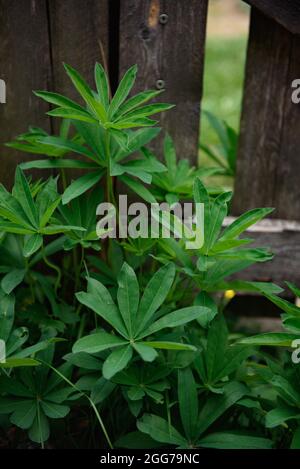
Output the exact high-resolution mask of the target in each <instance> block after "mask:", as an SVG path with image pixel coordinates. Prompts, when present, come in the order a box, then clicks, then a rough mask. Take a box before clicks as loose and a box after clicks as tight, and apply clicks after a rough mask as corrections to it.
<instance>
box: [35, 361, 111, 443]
mask: <svg viewBox="0 0 300 469" xmlns="http://www.w3.org/2000/svg"><path fill="white" fill-rule="evenodd" d="M39 361H40V362H41V363H42V364H43V365H45V366H48V367H49V368H50V369H51V370H52V371H54V373H56V374H57V375H58V376H59V377H60V378H61V379H63V380H64V381H65V382H66V383H68V384H69V386H71V387H72V388H73V389H75V391H76V392H78V393H79V394H81V395H82V396H83V397H85V398H86V399H87V400H88V401H89V403H90V405H91V407H92V409H93V411H94V412H95V415H96V418H97V420H98V422H99V424H100V427H101V429H102V431H103V434H104V436H105V438H106V441H107V443H108V446H109V447H110V449H114V447H113V444H112V442H111V439H110V437H109V435H108V433H107V430H106V428H105V425H104V423H103V420H102V418H101V415H100V413H99V411H98V409H97V407H96V405H95V403H94V402H93V400H92V399H91V398H90V397H89V396H88V395H87V394H85V393H84V392H82V391H81V389H79V388H78V387H77V386H76V385H75V384H73V383H72V381H70V380H69V379H68V378H66V377H65V376H64V375H63V374H62V373H61V372H60V371H58V370H57V369H56V368H54V366H52V365H50V364H49V363H47V362H44V361H42V360H39Z"/></svg>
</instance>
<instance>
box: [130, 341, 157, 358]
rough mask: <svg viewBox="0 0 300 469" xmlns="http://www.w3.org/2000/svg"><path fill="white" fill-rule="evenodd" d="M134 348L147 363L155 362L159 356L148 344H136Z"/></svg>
mask: <svg viewBox="0 0 300 469" xmlns="http://www.w3.org/2000/svg"><path fill="white" fill-rule="evenodd" d="M132 346H133V348H134V349H135V350H136V351H137V353H138V354H139V355H140V356H141V358H142V359H143V360H144V361H145V362H153V360H155V358H156V357H157V356H158V353H157V352H156V350H154V348H152V346H151V345H150V344H148V343H147V342H134V343H133V344H132Z"/></svg>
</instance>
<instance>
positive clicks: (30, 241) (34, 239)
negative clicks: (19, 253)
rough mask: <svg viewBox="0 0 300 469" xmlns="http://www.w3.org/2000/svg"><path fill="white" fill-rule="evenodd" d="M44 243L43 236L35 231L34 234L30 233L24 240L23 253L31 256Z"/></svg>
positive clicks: (25, 255)
mask: <svg viewBox="0 0 300 469" xmlns="http://www.w3.org/2000/svg"><path fill="white" fill-rule="evenodd" d="M42 244H43V237H42V236H41V235H40V234H38V233H34V234H32V235H29V236H28V237H27V238H26V239H25V242H24V248H23V255H24V257H30V256H32V254H34V253H35V252H36V251H38V250H39V249H40V247H41V246H42Z"/></svg>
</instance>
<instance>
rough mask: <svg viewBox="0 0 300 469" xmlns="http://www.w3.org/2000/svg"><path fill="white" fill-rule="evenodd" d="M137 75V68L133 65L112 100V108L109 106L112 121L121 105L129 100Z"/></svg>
mask: <svg viewBox="0 0 300 469" xmlns="http://www.w3.org/2000/svg"><path fill="white" fill-rule="evenodd" d="M136 73H137V66H136V65H133V66H132V67H131V68H130V69H129V70H127V72H126V73H125V75H124V76H123V78H122V80H121V82H120V84H119V86H118V89H117V91H116V93H115V95H114V97H113V99H112V100H111V103H110V106H109V117H110V119H112V118H113V117H114V115H115V113H116V112H117V111H118V109H119V107H120V106H121V104H122V103H123V102H124V101H125V99H126V98H127V96H128V94H129V93H130V91H131V88H132V87H133V85H134V82H135V78H136Z"/></svg>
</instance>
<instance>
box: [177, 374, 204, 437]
mask: <svg viewBox="0 0 300 469" xmlns="http://www.w3.org/2000/svg"><path fill="white" fill-rule="evenodd" d="M178 399H179V410H180V417H181V421H182V425H183V428H184V431H185V434H186V437H187V439H188V440H192V439H193V438H194V437H195V436H196V434H195V432H196V428H197V422H198V412H199V409H198V395H197V388H196V383H195V379H194V376H193V373H192V371H191V369H190V368H185V369H183V370H179V371H178Z"/></svg>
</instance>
